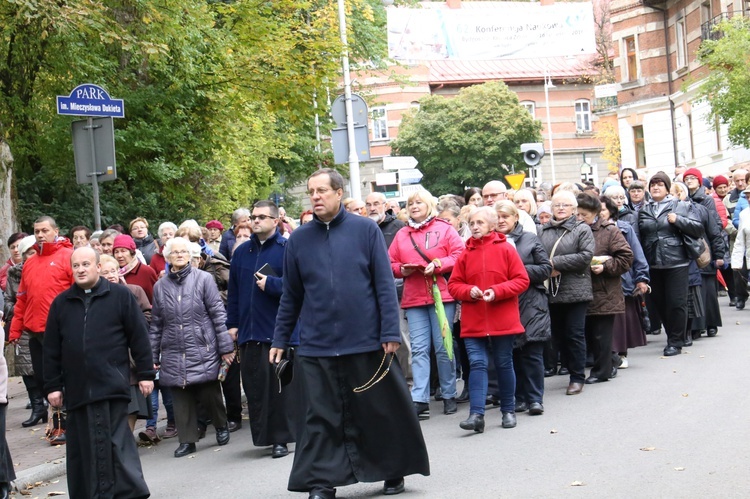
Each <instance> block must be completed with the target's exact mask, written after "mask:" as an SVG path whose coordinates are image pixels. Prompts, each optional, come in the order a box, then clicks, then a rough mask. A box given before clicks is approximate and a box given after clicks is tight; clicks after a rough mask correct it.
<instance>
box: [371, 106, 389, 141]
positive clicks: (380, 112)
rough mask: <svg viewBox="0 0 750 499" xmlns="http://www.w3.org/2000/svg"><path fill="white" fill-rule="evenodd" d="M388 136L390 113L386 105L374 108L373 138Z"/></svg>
mask: <svg viewBox="0 0 750 499" xmlns="http://www.w3.org/2000/svg"><path fill="white" fill-rule="evenodd" d="M387 138H388V114H387V113H386V110H385V106H380V107H373V108H372V140H384V139H387Z"/></svg>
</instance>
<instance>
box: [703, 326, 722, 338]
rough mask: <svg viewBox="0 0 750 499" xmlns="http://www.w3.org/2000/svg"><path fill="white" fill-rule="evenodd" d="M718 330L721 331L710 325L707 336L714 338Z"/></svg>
mask: <svg viewBox="0 0 750 499" xmlns="http://www.w3.org/2000/svg"><path fill="white" fill-rule="evenodd" d="M718 332H719V331H718V330H717V329H716V328H715V327H710V328H708V330H707V331H706V336H708V337H709V338H713V337H714V336H716V333H718Z"/></svg>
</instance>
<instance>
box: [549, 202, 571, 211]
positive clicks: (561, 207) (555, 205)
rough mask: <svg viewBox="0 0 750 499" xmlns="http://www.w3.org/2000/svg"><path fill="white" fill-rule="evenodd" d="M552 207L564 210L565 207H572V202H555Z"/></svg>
mask: <svg viewBox="0 0 750 499" xmlns="http://www.w3.org/2000/svg"><path fill="white" fill-rule="evenodd" d="M552 207H553V208H554V209H556V210H562V209H563V208H572V207H573V205H572V204H566V203H557V204H553V205H552Z"/></svg>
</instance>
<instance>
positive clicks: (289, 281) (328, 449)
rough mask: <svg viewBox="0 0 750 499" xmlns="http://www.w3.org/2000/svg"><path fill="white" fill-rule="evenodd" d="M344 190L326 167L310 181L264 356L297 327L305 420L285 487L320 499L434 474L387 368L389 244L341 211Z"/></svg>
mask: <svg viewBox="0 0 750 499" xmlns="http://www.w3.org/2000/svg"><path fill="white" fill-rule="evenodd" d="M343 186H344V180H343V178H342V177H341V175H340V174H339V173H338V172H336V171H335V170H331V169H321V170H317V171H316V172H315V173H313V174H312V175H311V176H310V178H309V179H308V181H307V188H308V195H309V196H310V201H311V203H312V206H313V213H314V217H313V221H312V222H311V223H308V224H305V225H303V226H302V227H299V228H298V229H297V230H295V231H294V232H293V233H292V235H291V237H290V238H289V241H288V242H287V247H286V255H285V257H284V276H283V294H282V297H281V305H280V307H279V313H278V315H277V317H276V330H275V333H274V339H273V344H272V348H271V351H270V357H269V358H270V361H271V362H272V363H275V362H279V361H280V360H281V358H282V355H283V353H284V350H286V349H287V348H289V346H290V345H291V338H292V332H293V330H294V328H295V325H296V324H297V321H298V320H299V321H300V338H299V347H298V348H297V353H296V356H295V361H294V364H295V365H294V369H295V379H297V382H299V383H301V386H300V395H301V397H300V400H301V403H302V404H303V406H304V409H305V415H304V424H302V426H300V427H299V431H298V433H297V446H296V450H295V454H294V464H293V466H292V472H291V475H290V476H289V486H288V488H289V490H292V491H299V492H309V493H310V497H311V498H319V499H330V498H332V497H334V496H335V493H336V490H335V487H336V486H340V485H349V484H352V483H356V482H375V481H380V480H384V481H385V485H384V488H383V493H384V494H386V495H391V494H398V493H401V492H403V491H404V479H403V477H404V476H406V475H410V474H414V473H421V474H422V475H429V472H430V471H429V459H428V457H427V450H426V448H425V445H424V439H423V437H422V431H421V429H420V427H419V421H418V420H417V417H416V414H415V412H414V409H413V406H412V403H411V397H410V395H409V390H408V388H407V385H406V381H405V379H404V377H403V374H402V372H401V369H400V367H399V364H398V362H395V363H392V364H391V361H392V360H393V357H394V355H393V354H394V353H395V352H396V350H397V349H398V347H399V344H400V341H401V331H400V328H399V321H398V301H397V298H396V287H395V285H394V283H393V273H392V271H391V266H390V260H389V259H388V254H387V251H386V246H385V239H384V238H383V234H382V232H381V231H380V229H379V228H378V226H377V224H375V223H374V222H373V221H372V220H370V219H369V218H365V217H358V216H356V215H352V214H350V213H347V211H346V210H345V209H344V208H343V206H342V205H341V198H342V197H343V193H344V189H343ZM389 367H390V370H388V368H389ZM394 371H395V372H394ZM381 374H382V375H381ZM368 380H369V381H368ZM360 385H361V386H360ZM355 388H356V390H355Z"/></svg>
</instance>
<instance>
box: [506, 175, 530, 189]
mask: <svg viewBox="0 0 750 499" xmlns="http://www.w3.org/2000/svg"><path fill="white" fill-rule="evenodd" d="M525 179H526V173H525V172H521V173H512V174H510V175H506V176H505V180H507V181H508V183H509V184H510V187H511V188H512V189H515V190H518V189H520V188H521V187H523V181H524V180H525Z"/></svg>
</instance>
